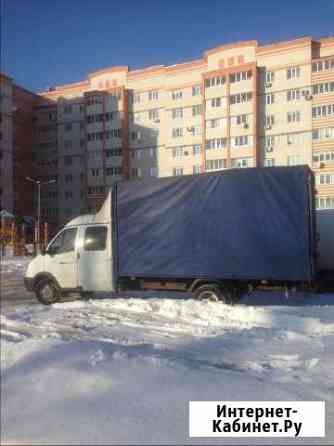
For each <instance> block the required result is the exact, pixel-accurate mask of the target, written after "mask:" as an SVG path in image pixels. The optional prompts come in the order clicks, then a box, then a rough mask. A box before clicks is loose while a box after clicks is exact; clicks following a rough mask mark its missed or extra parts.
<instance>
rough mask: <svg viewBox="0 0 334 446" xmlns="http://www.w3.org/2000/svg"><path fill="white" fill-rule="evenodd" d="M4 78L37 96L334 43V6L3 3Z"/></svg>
mask: <svg viewBox="0 0 334 446" xmlns="http://www.w3.org/2000/svg"><path fill="white" fill-rule="evenodd" d="M0 4H1V23H0V25H1V60H0V62H1V65H0V70H1V71H2V72H5V73H6V74H7V75H9V76H11V77H13V78H14V79H15V80H16V82H17V83H18V84H20V85H22V86H24V87H26V88H28V89H31V90H33V91H39V90H43V89H44V88H45V87H47V86H54V85H59V84H62V83H69V82H75V81H79V80H83V79H85V78H86V77H87V74H88V73H89V72H91V71H95V70H98V69H101V68H104V67H107V66H112V65H129V66H130V68H133V69H134V68H140V67H145V66H148V65H155V64H165V65H170V64H174V63H178V62H181V61H184V60H189V59H194V58H199V57H201V55H202V52H203V51H204V50H206V49H208V48H212V47H215V46H218V45H221V44H224V43H229V42H233V41H239V40H251V39H257V40H259V42H260V43H262V44H263V43H269V42H271V41H276V40H285V39H291V38H294V37H302V36H305V35H311V36H313V37H314V38H315V39H316V38H319V37H324V36H328V35H334V0H317V1H312V0H289V1H288V0H281V1H276V0H267V1H261V0H253V1H251V0H249V1H237V0H235V1H231V0H229V1H225V0H219V1H216V0H211V1H208V0H206V1H202V0H193V1H188V0H184V1H182V0H178V1H176V0H168V1H160V0H155V1H151V0H147V1H145V0H137V1H136V0H121V1H116V0H90V1H88V0H53V1H48V0H0Z"/></svg>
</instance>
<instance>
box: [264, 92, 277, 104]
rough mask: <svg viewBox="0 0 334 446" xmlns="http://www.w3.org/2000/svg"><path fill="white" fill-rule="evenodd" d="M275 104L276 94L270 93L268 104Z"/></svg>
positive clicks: (267, 96)
mask: <svg viewBox="0 0 334 446" xmlns="http://www.w3.org/2000/svg"><path fill="white" fill-rule="evenodd" d="M274 102H275V96H274V93H270V94H267V95H266V104H267V105H270V104H273V103H274Z"/></svg>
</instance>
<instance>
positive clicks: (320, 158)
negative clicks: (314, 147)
mask: <svg viewBox="0 0 334 446" xmlns="http://www.w3.org/2000/svg"><path fill="white" fill-rule="evenodd" d="M312 159H313V162H314V163H319V162H320V163H326V164H327V163H329V164H333V163H334V151H328V152H318V153H315V154H314V155H313V158H312Z"/></svg>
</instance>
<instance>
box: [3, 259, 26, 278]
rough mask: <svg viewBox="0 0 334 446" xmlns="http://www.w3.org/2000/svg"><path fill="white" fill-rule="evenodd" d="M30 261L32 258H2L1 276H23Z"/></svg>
mask: <svg viewBox="0 0 334 446" xmlns="http://www.w3.org/2000/svg"><path fill="white" fill-rule="evenodd" d="M30 261H31V257H16V258H15V257H14V258H6V257H4V258H1V265H0V267H1V274H4V275H5V274H16V275H18V276H23V275H24V273H25V271H26V269H27V267H28V263H29V262H30Z"/></svg>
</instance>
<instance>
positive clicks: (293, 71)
mask: <svg viewBox="0 0 334 446" xmlns="http://www.w3.org/2000/svg"><path fill="white" fill-rule="evenodd" d="M297 77H300V68H299V67H293V68H288V69H287V70H286V78H287V79H295V78H297Z"/></svg>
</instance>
